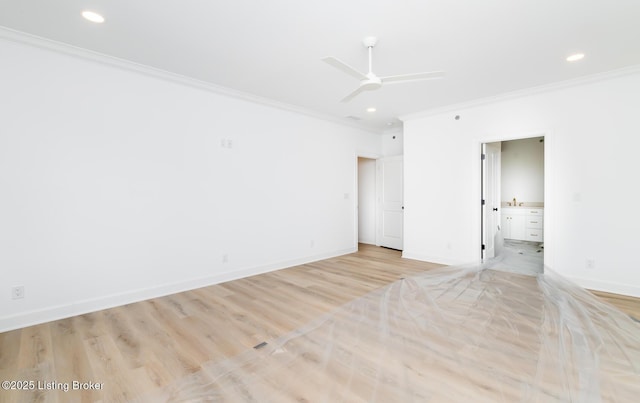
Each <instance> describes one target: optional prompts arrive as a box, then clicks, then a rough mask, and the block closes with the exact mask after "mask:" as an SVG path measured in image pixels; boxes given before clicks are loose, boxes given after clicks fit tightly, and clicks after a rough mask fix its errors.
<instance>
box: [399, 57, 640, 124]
mask: <svg viewBox="0 0 640 403" xmlns="http://www.w3.org/2000/svg"><path fill="white" fill-rule="evenodd" d="M638 73H640V65H633V66H628V67H624V68H621V69H616V70H610V71H606V72H603V73H596V74H590V75H587V76H583V77H578V78H574V79H571V80H565V81H559V82H556V83H552V84H545V85H540V86H537V87H530V88H526V89H523V90H518V91H512V92H506V93H503V94H499V95H495V96H492V97H486V98H479V99H475V100H472V101H468V102H461V103H457V104H451V105H447V106H443V107H439V108H434V109H428V110H424V111H420V112H414V113H409V114H406V115H402V116H399V117H398V118H399V119H400V120H402V121H403V122H405V121H407V120H413V119H419V118H425V117H429V116H434V115H440V114H442V113H451V112H456V111H460V110H463V109H469V108H474V107H478V106H484V105H488V104H494V103H498V102H504V101H510V100H514V99H518V98H524V97H528V96H532V95H537V94H541V93H547V92H553V91H557V90H562V89H566V88H571V87H577V86H580V85H586V84H591V83H595V82H599V81H604V80H610V79H613V78H617V77H622V76H627V75H632V74H638Z"/></svg>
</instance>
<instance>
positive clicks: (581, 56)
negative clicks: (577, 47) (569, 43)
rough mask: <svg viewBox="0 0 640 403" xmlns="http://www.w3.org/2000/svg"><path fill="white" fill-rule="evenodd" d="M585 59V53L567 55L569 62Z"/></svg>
mask: <svg viewBox="0 0 640 403" xmlns="http://www.w3.org/2000/svg"><path fill="white" fill-rule="evenodd" d="M582 59H584V53H574V54H573V55H571V56H569V57H567V61H568V62H577V61H578V60H582Z"/></svg>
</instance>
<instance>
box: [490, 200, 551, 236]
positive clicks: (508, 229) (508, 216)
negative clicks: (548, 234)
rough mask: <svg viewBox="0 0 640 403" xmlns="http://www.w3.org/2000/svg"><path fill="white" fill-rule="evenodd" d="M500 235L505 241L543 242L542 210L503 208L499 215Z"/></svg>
mask: <svg viewBox="0 0 640 403" xmlns="http://www.w3.org/2000/svg"><path fill="white" fill-rule="evenodd" d="M501 217H502V218H501V223H502V234H503V237H504V238H505V239H517V240H521V241H534V242H543V235H542V234H543V221H544V209H542V208H530V207H505V208H503V209H502V215H501Z"/></svg>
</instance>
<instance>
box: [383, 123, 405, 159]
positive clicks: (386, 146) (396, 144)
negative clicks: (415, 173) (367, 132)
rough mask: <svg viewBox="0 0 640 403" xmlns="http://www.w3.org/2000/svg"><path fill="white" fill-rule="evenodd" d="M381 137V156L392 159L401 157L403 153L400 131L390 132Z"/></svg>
mask: <svg viewBox="0 0 640 403" xmlns="http://www.w3.org/2000/svg"><path fill="white" fill-rule="evenodd" d="M381 137H382V154H383V155H384V156H385V157H394V156H396V155H402V153H403V152H404V144H403V141H404V140H403V133H402V129H401V128H400V129H397V130H391V131H389V132H388V133H384V134H382V135H381Z"/></svg>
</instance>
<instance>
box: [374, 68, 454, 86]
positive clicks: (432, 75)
mask: <svg viewBox="0 0 640 403" xmlns="http://www.w3.org/2000/svg"><path fill="white" fill-rule="evenodd" d="M442 77H444V71H428V72H425V73H414V74H403V75H400V76H388V77H380V79H381V80H382V82H383V83H385V84H387V83H389V84H393V83H401V82H405V81H418V80H433V79H436V78H442Z"/></svg>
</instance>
